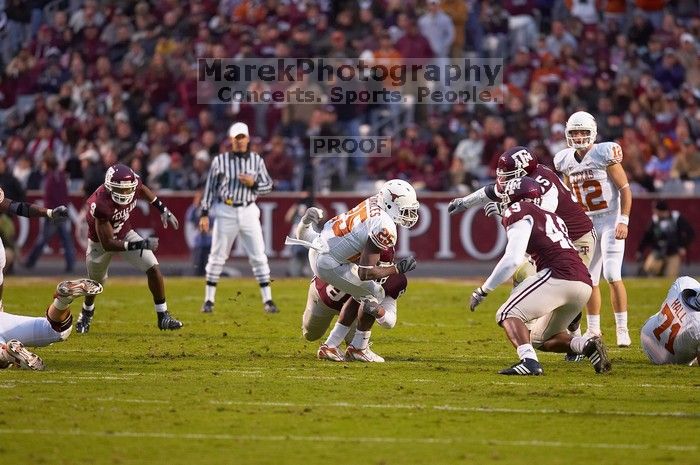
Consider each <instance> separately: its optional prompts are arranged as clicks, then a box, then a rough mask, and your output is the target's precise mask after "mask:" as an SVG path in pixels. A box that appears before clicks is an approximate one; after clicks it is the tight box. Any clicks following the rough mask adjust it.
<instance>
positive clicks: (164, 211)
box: [139, 184, 180, 229]
mask: <svg viewBox="0 0 700 465" xmlns="http://www.w3.org/2000/svg"><path fill="white" fill-rule="evenodd" d="M139 194H140V196H142V197H143V198H144V199H146V200H148V203H150V204H151V205H153V206H154V207H155V208H156V209H157V210H158V211H159V212H160V221H162V222H163V227H164V228H165V229H168V225H169V224H170V225H171V226H172V227H173V228H175V229H178V228H179V227H180V222H179V221H178V220H177V218H175V215H173V212H171V211H170V210H169V209H168V207H166V206H165V204H164V203H163V202H161V200H160V199H159V198H158V196H157V195H156V194H155V192H153V191H152V190H151V189H150V188H149V187H148V186H146V185H145V184H140V185H139Z"/></svg>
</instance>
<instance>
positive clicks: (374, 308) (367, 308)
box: [362, 300, 381, 318]
mask: <svg viewBox="0 0 700 465" xmlns="http://www.w3.org/2000/svg"><path fill="white" fill-rule="evenodd" d="M362 304H363V305H362V311H363V312H364V313H367V314H369V315H372V316H373V317H374V318H379V309H380V308H381V306H380V305H379V304H378V303H377V302H372V301H371V300H363V301H362Z"/></svg>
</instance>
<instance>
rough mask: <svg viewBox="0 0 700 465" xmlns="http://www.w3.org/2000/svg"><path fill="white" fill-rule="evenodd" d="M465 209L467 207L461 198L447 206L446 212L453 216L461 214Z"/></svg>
mask: <svg viewBox="0 0 700 465" xmlns="http://www.w3.org/2000/svg"><path fill="white" fill-rule="evenodd" d="M466 209H467V206H466V205H465V204H464V198H462V197H460V198H458V199H454V200H452V201H451V202H450V204H449V205H447V212H448V213H449V214H450V215H454V214H455V213H459V212H462V211H464V210H466Z"/></svg>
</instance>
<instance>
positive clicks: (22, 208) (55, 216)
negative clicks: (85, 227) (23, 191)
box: [0, 198, 68, 223]
mask: <svg viewBox="0 0 700 465" xmlns="http://www.w3.org/2000/svg"><path fill="white" fill-rule="evenodd" d="M0 212H4V213H11V214H13V215H17V216H24V217H26V218H48V219H50V220H52V221H53V222H56V223H60V222H62V221H65V220H66V219H68V208H66V207H65V206H63V205H61V206H59V207H56V208H53V209H52V208H48V209H47V208H44V207H40V206H39V205H35V204H33V203H27V202H15V201H14V200H12V199H8V198H3V199H2V201H1V202H0Z"/></svg>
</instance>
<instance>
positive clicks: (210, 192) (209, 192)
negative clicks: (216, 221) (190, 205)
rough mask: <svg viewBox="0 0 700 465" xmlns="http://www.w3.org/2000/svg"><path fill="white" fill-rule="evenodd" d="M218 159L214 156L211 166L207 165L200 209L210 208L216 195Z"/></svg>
mask: <svg viewBox="0 0 700 465" xmlns="http://www.w3.org/2000/svg"><path fill="white" fill-rule="evenodd" d="M218 159H219V157H216V158H214V160H213V161H212V162H211V166H210V167H209V174H207V183H206V185H205V186H204V192H203V193H202V200H201V202H200V206H201V207H202V210H209V209H210V208H211V204H212V203H213V201H214V198H215V197H216V188H217V182H216V180H217V174H218V172H219V164H218Z"/></svg>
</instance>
